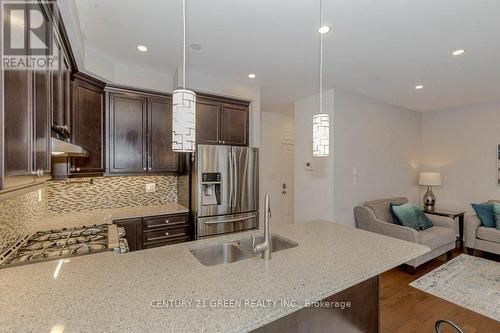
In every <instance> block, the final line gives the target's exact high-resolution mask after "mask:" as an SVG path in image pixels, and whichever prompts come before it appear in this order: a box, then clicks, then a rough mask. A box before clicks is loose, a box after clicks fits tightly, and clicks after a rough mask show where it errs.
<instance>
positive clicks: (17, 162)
mask: <svg viewBox="0 0 500 333" xmlns="http://www.w3.org/2000/svg"><path fill="white" fill-rule="evenodd" d="M25 12H26V13H27V11H25ZM4 19H7V18H5V17H4ZM25 22H28V15H26V17H25ZM2 24H3V22H2ZM25 38H26V40H28V42H29V39H28V38H29V35H28V33H27V31H26V34H25ZM26 45H28V43H25V47H26ZM24 51H25V53H24V54H27V51H28V50H27V49H25V50H24ZM1 74H3V89H4V90H3V103H4V105H3V136H4V138H3V140H4V147H3V158H4V160H3V163H4V166H3V176H4V178H3V182H2V188H3V189H6V188H12V187H17V186H23V185H27V184H32V183H34V181H35V177H34V176H33V174H32V172H33V154H32V153H33V123H32V121H33V118H32V105H31V101H32V95H31V85H32V72H31V71H30V70H15V69H14V70H9V69H8V68H7V69H4V70H2V71H1Z"/></svg>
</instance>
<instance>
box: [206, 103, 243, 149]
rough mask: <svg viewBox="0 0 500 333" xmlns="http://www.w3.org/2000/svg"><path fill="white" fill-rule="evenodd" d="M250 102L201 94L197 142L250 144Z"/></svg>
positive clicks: (234, 144)
mask: <svg viewBox="0 0 500 333" xmlns="http://www.w3.org/2000/svg"><path fill="white" fill-rule="evenodd" d="M248 119H249V103H248V102H245V101H239V100H233V99H228V98H224V97H217V96H212V95H205V94H201V95H199V96H197V99H196V143H199V144H224V145H233V146H248V124H249V122H248Z"/></svg>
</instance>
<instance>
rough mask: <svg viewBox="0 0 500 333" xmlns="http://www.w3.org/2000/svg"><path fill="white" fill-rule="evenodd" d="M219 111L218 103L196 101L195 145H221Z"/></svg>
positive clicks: (205, 100) (206, 100) (199, 99)
mask: <svg viewBox="0 0 500 333" xmlns="http://www.w3.org/2000/svg"><path fill="white" fill-rule="evenodd" d="M219 109H220V103H218V102H216V101H213V100H209V99H205V98H197V99H196V143H201V144H219V143H221V142H220V141H221V139H220V112H219Z"/></svg>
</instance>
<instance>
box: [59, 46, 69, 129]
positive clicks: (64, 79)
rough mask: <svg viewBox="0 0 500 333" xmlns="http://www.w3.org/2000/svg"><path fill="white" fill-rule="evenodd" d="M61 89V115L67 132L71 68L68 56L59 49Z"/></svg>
mask: <svg viewBox="0 0 500 333" xmlns="http://www.w3.org/2000/svg"><path fill="white" fill-rule="evenodd" d="M61 89H62V96H61V101H62V108H63V109H62V111H61V112H62V117H63V123H64V128H65V130H66V132H67V133H68V134H70V132H71V68H70V65H69V61H68V58H67V56H66V54H65V53H64V50H61Z"/></svg>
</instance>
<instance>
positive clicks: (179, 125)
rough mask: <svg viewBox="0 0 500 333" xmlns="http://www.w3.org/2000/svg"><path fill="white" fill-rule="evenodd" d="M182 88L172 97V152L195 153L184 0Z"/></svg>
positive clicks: (192, 100)
mask: <svg viewBox="0 0 500 333" xmlns="http://www.w3.org/2000/svg"><path fill="white" fill-rule="evenodd" d="M182 36H183V38H182V88H180V89H176V90H174V92H173V96H172V106H173V112H172V150H173V151H175V152H194V151H195V148H196V94H195V93H194V92H193V91H191V90H188V89H186V0H182Z"/></svg>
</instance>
